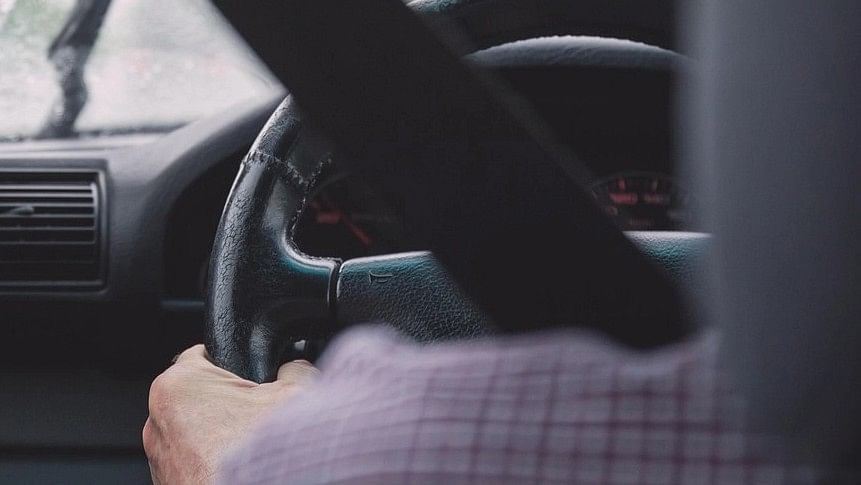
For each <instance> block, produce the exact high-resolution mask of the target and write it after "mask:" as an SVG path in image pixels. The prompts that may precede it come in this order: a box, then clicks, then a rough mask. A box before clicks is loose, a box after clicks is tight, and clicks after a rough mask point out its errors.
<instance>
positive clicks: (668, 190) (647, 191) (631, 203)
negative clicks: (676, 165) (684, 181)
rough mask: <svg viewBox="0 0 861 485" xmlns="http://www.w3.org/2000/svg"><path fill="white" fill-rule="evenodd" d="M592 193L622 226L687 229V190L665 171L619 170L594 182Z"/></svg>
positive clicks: (688, 219)
mask: <svg viewBox="0 0 861 485" xmlns="http://www.w3.org/2000/svg"><path fill="white" fill-rule="evenodd" d="M592 195H593V196H594V197H595V200H596V201H597V202H598V205H600V206H601V209H602V210H603V211H604V213H606V214H607V215H608V216H609V217H610V218H612V219H613V220H614V221H615V222H616V224H617V225H618V226H619V227H620V228H621V229H622V230H625V231H679V230H688V229H690V225H691V213H690V200H689V196H688V193H687V191H685V190H684V189H682V188H681V187H680V186H679V184H678V183H676V180H675V179H674V178H673V177H670V176H668V175H665V174H661V173H653V172H620V173H617V174H614V175H611V176H610V177H607V178H604V179H601V180H599V181H597V182H596V183H594V184H593V185H592Z"/></svg>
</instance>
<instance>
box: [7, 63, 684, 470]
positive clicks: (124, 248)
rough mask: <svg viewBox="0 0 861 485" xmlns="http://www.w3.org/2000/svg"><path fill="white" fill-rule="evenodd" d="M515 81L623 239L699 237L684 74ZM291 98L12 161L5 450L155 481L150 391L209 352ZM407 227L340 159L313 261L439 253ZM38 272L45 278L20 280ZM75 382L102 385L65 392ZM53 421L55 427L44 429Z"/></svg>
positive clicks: (313, 207)
mask: <svg viewBox="0 0 861 485" xmlns="http://www.w3.org/2000/svg"><path fill="white" fill-rule="evenodd" d="M499 74H500V76H501V77H502V78H503V79H504V80H505V81H506V82H507V83H508V85H509V86H510V87H511V88H512V93H514V94H513V95H514V96H519V97H522V98H525V99H527V100H528V102H529V103H530V104H531V105H532V106H533V107H534V108H535V109H536V111H538V112H539V113H541V115H542V117H543V118H544V120H545V121H546V122H547V123H548V125H549V126H550V128H551V130H550V131H551V132H552V133H554V135H555V137H556V141H557V142H558V144H559V145H560V146H561V147H564V149H566V150H569V152H570V153H571V155H572V157H573V159H575V160H578V161H579V162H580V164H581V167H579V169H581V170H584V171H585V177H584V178H585V180H586V181H587V185H588V186H587V187H584V188H585V189H586V190H588V191H590V192H591V193H592V195H593V197H594V199H595V201H596V203H597V204H598V205H599V207H600V208H601V210H602V211H604V212H605V213H606V214H607V215H608V216H609V217H611V218H612V219H613V220H614V221H616V223H617V224H618V225H619V227H620V228H621V229H625V230H692V229H696V213H695V212H696V211H695V209H694V202H695V200H696V195H695V194H692V193H690V191H689V190H687V188H686V187H685V186H684V184H683V183H682V182H681V181H680V180H679V177H678V174H677V173H676V171H675V168H674V166H673V164H672V161H671V160H672V147H673V142H674V140H673V132H674V130H673V129H672V127H673V118H674V98H673V93H674V92H675V90H674V87H675V86H674V83H675V82H676V81H675V77H674V75H673V74H672V73H670V72H668V71H664V70H648V69H645V70H644V69H613V68H594V67H592V68H570V69H566V70H561V71H560V70H554V71H553V72H541V71H540V70H536V69H532V68H514V69H509V70H505V71H502V72H500V73H499ZM284 96H285V93H284V91H282V90H281V89H273V90H272V92H271V93H269V94H268V95H267V96H265V97H260V98H257V99H253V100H249V101H248V102H246V103H243V104H242V105H240V106H236V107H233V108H231V109H228V110H225V111H223V112H221V113H218V114H215V115H213V116H209V117H207V118H204V119H202V120H199V121H196V122H194V123H191V124H189V125H187V126H185V127H182V128H180V129H177V130H176V131H173V132H171V133H169V134H166V135H164V136H161V137H152V136H148V137H146V138H145V139H131V138H130V139H129V140H122V141H119V140H118V141H116V142H114V143H105V142H104V140H75V141H70V142H68V143H52V144H50V145H48V144H39V143H33V144H29V145H28V146H26V147H20V146H0V197H4V198H3V199H0V236H4V237H5V238H4V239H2V240H0V314H2V315H3V331H4V333H5V338H4V339H2V341H0V358H2V359H3V361H4V362H5V363H6V365H5V366H4V371H3V372H2V373H0V397H3V398H4V399H5V398H8V399H7V400H6V401H7V402H12V403H14V402H19V403H22V406H20V407H15V406H11V405H10V406H9V407H8V410H9V412H8V413H6V414H5V415H4V416H0V430H4V431H3V432H0V449H7V450H21V449H29V450H49V451H50V450H55V452H56V454H57V455H56V456H57V457H58V458H57V459H58V460H60V459H62V460H65V459H66V458H67V455H68V453H67V451H68V450H71V449H75V450H80V449H81V447H82V446H83V448H84V449H88V450H96V451H98V450H112V451H111V453H119V455H118V458H117V459H118V460H133V461H135V463H140V464H141V466H145V462H143V461H142V454H141V448H140V439H139V436H140V427H141V425H142V423H143V422H144V419H145V417H146V411H147V410H146V391H147V388H148V383H149V382H150V380H151V379H152V377H153V376H154V375H156V374H157V373H158V372H159V371H160V370H162V369H163V368H164V367H165V366H166V365H167V364H168V363H169V362H170V359H171V357H172V356H173V355H174V354H175V353H176V352H178V351H180V350H181V349H183V348H185V347H187V346H189V345H191V344H193V343H196V342H199V341H200V340H201V339H202V335H203V309H204V297H205V293H206V291H205V290H206V288H205V286H206V276H207V275H206V272H207V268H208V261H209V256H210V250H211V247H212V242H213V238H214V234H215V231H216V229H217V226H218V222H219V218H220V215H221V211H222V209H223V206H224V202H225V200H226V198H227V195H228V193H229V191H230V187H231V185H232V183H233V179H234V177H235V175H236V173H237V170H238V166H239V163H240V161H241V159H242V157H243V156H244V154H245V153H246V152H247V150H248V149H249V148H250V146H251V144H252V142H253V141H254V139H255V137H256V135H257V133H258V132H259V130H260V129H261V128H262V126H263V124H264V123H265V122H266V120H267V118H268V116H269V115H270V114H271V113H272V111H273V110H274V109H275V107H276V106H277V105H278V103H280V101H281V100H282V99H283V97H284ZM472 183H476V184H480V183H481V181H480V180H476V181H472ZM4 191H5V194H6V195H5V196H4ZM10 194H11V195H10ZM15 197H18V198H15ZM21 197H23V198H21ZM28 197H29V198H28ZM22 221H26V222H23V223H22ZM33 221H37V222H38V224H37V223H36V222H33ZM70 221H74V222H70ZM476 223H480V221H477V222H476ZM69 224H79V225H78V226H75V225H71V226H70V225H69ZM402 225H403V217H402V211H401V209H400V208H399V205H398V203H397V201H392V200H384V199H383V198H381V197H379V196H378V195H377V194H376V193H375V192H374V191H373V190H372V189H371V188H370V187H369V186H368V185H367V184H365V183H364V181H363V180H362V179H361V177H360V176H358V175H357V174H355V173H351V172H350V171H349V170H347V169H346V168H344V167H342V166H341V165H340V164H339V163H338V161H337V160H334V161H333V163H332V164H331V165H330V166H329V167H328V169H327V171H326V173H324V174H323V176H322V177H320V179H319V182H318V183H317V185H316V186H315V187H314V195H313V197H312V198H311V199H310V200H309V201H308V202H307V205H306V210H305V212H304V215H303V216H302V220H301V222H300V224H299V228H298V232H297V234H296V240H297V243H298V244H299V247H300V249H301V250H302V251H304V252H307V253H308V254H311V255H314V256H330V257H339V258H345V259H346V258H354V257H361V256H369V255H376V254H385V253H394V252H401V251H409V250H419V249H424V248H421V247H413V246H411V245H410V244H408V243H405V242H404V241H405V239H404V238H401V237H398V235H399V233H400V232H401V230H402ZM22 261H23V262H24V263H26V264H32V265H35V264H42V265H43V266H44V268H46V269H45V271H46V273H43V274H42V275H41V276H40V274H39V273H37V272H32V271H29V272H27V271H23V270H20V268H19V270H17V271H18V272H17V273H16V272H15V271H13V269H12V267H13V266H14V265H15V264H19V265H20V264H21V263H22ZM46 262H47V263H46ZM4 263H8V264H5V265H4ZM13 263H14V264H13ZM67 263H68V264H67ZM64 264H65V266H64V267H63V268H64V269H63V270H62V271H59V270H57V267H58V266H59V265H64ZM33 267H35V266H30V267H29V268H33ZM52 268H53V269H52ZM82 268H83V269H82ZM51 271H54V272H51ZM25 273H26V274H27V275H30V276H28V277H23V278H22V277H21V275H24V274H25ZM28 382H29V383H30V384H28ZM62 382H86V383H88V384H87V385H84V386H77V387H75V388H69V387H63V386H62V385H61V386H60V387H59V389H61V391H57V390H56V389H57V387H56V384H57V383H62ZM16 393H17V394H16ZM94 393H96V394H98V395H99V396H101V397H100V398H99V404H97V405H94V403H93V401H92V399H93V398H92V396H93V395H94ZM43 395H44V396H46V397H45V398H40V396H43ZM34 402H35V403H39V404H38V405H37V407H38V409H34V408H32V403H34ZM24 403H29V404H27V405H26V407H25V406H24ZM104 406H109V407H110V408H111V409H110V415H111V416H112V421H111V422H110V423H105V425H104V427H103V428H100V429H95V430H94V429H92V427H91V426H88V425H87V423H94V422H100V419H99V416H100V415H103V414H105V413H107V412H108V410H107V409H105V408H104ZM42 416H50V417H51V418H50V419H51V420H52V425H51V426H41V425H39V420H40V419H43V418H41V417H42ZM82 436H83V437H86V439H84V440H83V442H82V438H81V437H82ZM117 450H119V451H117ZM40 452H41V451H40ZM78 452H79V451H76V453H78ZM0 465H2V464H0Z"/></svg>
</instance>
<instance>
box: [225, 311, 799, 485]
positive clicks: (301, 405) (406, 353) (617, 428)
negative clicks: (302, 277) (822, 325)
mask: <svg viewBox="0 0 861 485" xmlns="http://www.w3.org/2000/svg"><path fill="white" fill-rule="evenodd" d="M716 348H717V340H716V338H715V337H714V336H713V335H701V336H700V337H699V338H698V339H695V340H692V341H690V342H686V343H683V344H679V345H677V346H674V347H672V348H666V349H662V350H660V351H658V352H652V353H637V352H633V351H630V350H626V349H622V348H620V347H618V346H615V345H614V344H612V343H610V342H607V341H606V340H603V339H601V338H599V337H597V336H595V335H592V334H587V333H584V332H578V331H574V330H562V331H552V332H544V333H536V334H533V335H525V336H514V337H501V338H496V339H487V340H478V341H471V342H457V343H448V344H440V345H433V346H425V347H420V346H417V345H415V344H412V343H407V342H404V341H401V340H400V339H398V338H397V337H395V336H394V334H392V333H390V332H388V331H385V330H383V329H381V328H379V327H376V328H371V327H364V328H358V329H355V330H352V331H349V332H347V333H346V334H345V335H344V336H342V337H341V338H339V339H338V340H337V341H336V342H335V343H333V345H332V347H331V348H330V349H329V351H328V352H327V355H325V356H324V359H322V361H321V369H322V375H321V378H320V380H319V381H318V382H317V383H316V384H315V385H314V386H312V387H311V388H309V389H308V390H307V392H305V393H303V394H302V395H300V396H297V397H295V398H293V399H291V400H290V401H288V402H286V403H285V404H284V405H283V406H282V407H280V408H279V409H278V410H277V411H276V412H274V413H273V415H272V416H270V417H269V418H268V419H266V420H265V422H264V423H263V425H262V426H260V427H259V428H258V429H257V430H256V432H254V433H253V434H252V437H251V439H250V441H248V442H247V443H245V444H243V445H242V446H241V447H240V448H238V449H236V450H234V452H233V453H232V454H231V456H230V458H229V459H228V460H227V461H226V463H225V464H224V466H223V469H222V474H221V483H224V484H269V483H299V484H317V483H367V484H376V483H418V484H423V483H428V484H430V483H445V484H447V485H452V484H461V483H463V484H466V483H473V484H475V483H494V484H504V483H614V484H615V483H619V484H622V483H650V484H673V483H684V484H697V483H762V484H771V483H787V482H792V483H797V482H808V481H812V480H813V476H812V473H809V472H808V471H805V470H793V471H792V473H790V470H788V469H787V468H786V467H784V466H781V465H780V464H779V463H780V462H779V461H778V460H776V459H774V458H773V457H774V456H775V455H776V454H777V453H775V452H774V450H773V449H771V450H768V451H769V452H768V453H766V452H765V451H764V450H762V449H756V448H757V447H756V446H755V444H754V440H751V439H750V436H749V435H748V434H746V433H745V432H744V431H743V429H742V423H741V421H742V414H743V413H742V409H741V405H740V401H739V400H738V399H736V398H734V397H733V396H732V394H731V393H730V392H729V390H728V388H727V386H725V385H724V384H722V381H721V379H720V378H719V375H718V372H717V370H716V369H717V366H716ZM769 457H771V458H769Z"/></svg>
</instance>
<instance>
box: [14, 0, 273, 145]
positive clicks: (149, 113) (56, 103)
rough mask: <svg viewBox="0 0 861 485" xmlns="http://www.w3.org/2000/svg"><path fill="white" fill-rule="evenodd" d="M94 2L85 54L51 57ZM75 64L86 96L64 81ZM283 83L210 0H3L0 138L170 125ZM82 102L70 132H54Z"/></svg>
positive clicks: (106, 132) (108, 132)
mask: <svg viewBox="0 0 861 485" xmlns="http://www.w3.org/2000/svg"><path fill="white" fill-rule="evenodd" d="M98 1H103V2H106V3H107V11H106V13H103V14H102V15H98V17H97V18H96V23H95V24H94V25H96V28H95V29H93V30H94V31H95V32H94V33H95V35H94V36H93V40H92V41H91V42H90V43H91V49H87V50H86V55H84V56H78V57H74V56H72V57H69V56H66V57H63V56H62V55H60V54H62V52H60V53H59V54H58V52H57V51H58V49H56V46H54V52H53V56H52V44H54V43H56V42H57V41H58V40H57V39H59V38H61V37H63V36H62V35H61V34H62V33H63V32H64V30H65V31H66V32H65V33H66V34H69V32H68V31H69V30H70V24H71V26H72V29H74V26H75V25H76V22H75V21H74V19H75V18H76V17H75V15H76V13H77V14H80V13H81V12H80V10H81V9H82V7H86V6H87V4H92V3H95V2H98ZM85 15H86V14H85ZM70 19H72V20H73V21H70ZM85 20H87V19H85ZM89 20H91V19H89ZM78 24H80V22H78ZM83 38H84V39H85V40H84V42H85V43H86V42H87V41H86V36H84V37H83ZM73 39H75V40H74V41H73V43H74V42H77V44H76V45H75V46H76V47H79V46H80V43H81V40H80V39H81V37H80V36H79V37H73ZM66 40H68V36H67V39H66ZM82 59H83V62H80V61H81V60H82ZM76 62H77V63H80V64H81V66H80V67H81V69H80V70H81V71H82V75H80V76H78V77H79V78H80V79H81V81H82V82H79V83H78V84H80V85H83V88H84V91H85V94H84V95H83V96H81V95H80V91H81V90H80V89H78V87H77V86H74V83H73V84H72V85H73V86H74V89H70V88H69V86H70V84H69V83H68V82H67V83H66V84H64V79H65V78H64V75H65V76H66V78H68V77H69V71H74V67H69V66H70V65H74V64H75V63H76ZM64 69H65V70H66V71H65V72H64ZM277 85H278V84H277V81H276V80H275V79H274V78H273V77H272V76H271V74H270V73H269V72H268V71H267V69H266V68H265V66H263V65H262V64H261V63H260V61H259V60H258V59H257V58H256V57H255V56H254V54H253V53H252V52H251V51H250V50H249V49H248V47H247V46H246V45H245V44H244V43H243V42H242V40H241V39H240V38H239V37H238V36H237V35H236V34H235V32H234V31H233V30H232V29H231V28H230V26H229V25H228V24H227V23H226V21H225V20H224V19H223V18H222V17H221V16H220V14H219V13H218V12H217V10H215V8H214V7H213V6H212V5H211V4H210V3H209V1H208V0H17V1H15V0H0V113H2V115H0V141H6V142H9V141H16V140H27V139H34V138H42V139H46V138H53V139H56V138H69V137H92V136H109V135H112V134H133V133H152V132H157V133H158V132H168V131H170V130H172V129H175V128H177V127H179V126H182V125H184V124H186V123H189V122H191V121H194V120H196V119H198V118H200V117H203V116H206V115H208V114H212V113H215V112H217V111H219V110H223V109H225V108H227V107H229V106H231V105H235V104H237V103H239V102H241V101H243V100H248V99H252V98H254V97H260V96H264V95H266V94H268V93H271V92H272V90H273V88H275V87H277ZM64 86H65V89H64V88H63V87H64ZM81 100H83V107H82V108H81V109H79V110H77V111H78V113H77V114H76V115H75V116H73V118H74V119H73V122H71V123H68V124H69V125H70V126H69V129H68V130H66V131H63V130H62V129H52V126H51V125H52V124H56V123H57V122H58V119H60V118H62V116H60V114H59V112H62V111H64V110H66V111H67V112H68V111H69V106H74V105H75V104H76V103H78V104H80V103H79V101H81ZM75 111H76V110H71V113H72V114H75ZM60 124H62V123H60Z"/></svg>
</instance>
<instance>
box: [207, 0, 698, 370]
mask: <svg viewBox="0 0 861 485" xmlns="http://www.w3.org/2000/svg"><path fill="white" fill-rule="evenodd" d="M424 3H428V2H424ZM455 3H456V2H455ZM467 3H469V2H467ZM474 3H478V2H474ZM490 4H493V2H487V3H486V4H485V6H486V7H487V8H488V9H492V7H491V6H488V5H490ZM638 48H640V47H638ZM665 52H666V51H665ZM594 54H595V52H587V53H582V52H581V55H586V56H587V57H589V56H593V55H594ZM605 54H607V56H608V58H616V57H618V55H619V53H618V52H611V53H605ZM497 55H498V53H497ZM649 56H655V52H653V51H649V52H648V55H647V56H646V57H649ZM657 57H660V56H657ZM550 58H554V59H555V60H554V62H558V57H554V56H550ZM334 156H336V154H335V153H334V152H333V150H332V148H331V144H330V143H329V142H328V141H327V140H326V139H325V138H324V137H322V136H321V135H320V134H319V133H317V132H316V131H315V130H313V129H311V128H308V127H306V126H305V125H303V123H302V121H301V112H300V109H299V107H298V106H297V105H296V103H295V102H294V100H293V99H292V98H291V97H288V98H287V99H285V101H284V102H283V103H282V104H281V105H280V106H279V107H278V108H277V109H276V111H275V112H274V113H273V114H272V116H271V118H270V119H269V121H268V122H267V124H266V125H265V127H264V128H263V130H262V131H261V133H260V135H259V136H258V138H257V140H256V141H255V143H254V145H253V146H252V148H251V150H250V151H249V153H248V154H247V155H246V157H245V158H244V159H243V161H242V164H241V167H240V170H239V174H238V175H237V178H236V181H235V183H234V187H233V189H232V191H231V194H230V196H229V198H228V201H227V203H226V206H225V209H224V213H223V215H222V219H221V223H220V225H219V228H218V231H217V233H216V238H215V243H214V247H213V252H212V259H211V262H210V272H209V294H208V297H207V313H206V331H207V334H206V345H207V348H208V350H209V352H210V355H211V356H212V357H213V359H214V360H215V362H216V363H217V364H218V365H220V366H221V367H223V368H225V369H227V370H230V371H232V372H234V373H235V374H237V375H239V376H241V377H244V378H247V379H250V380H254V381H256V382H266V381H270V380H272V379H274V377H275V372H276V370H277V368H278V365H279V364H281V363H282V359H283V358H284V355H285V353H286V352H287V351H288V349H289V348H290V347H291V346H292V345H293V343H295V342H297V341H300V340H317V339H326V338H328V337H330V336H332V335H333V334H335V333H336V332H337V331H339V330H341V329H342V328H344V326H346V325H349V324H351V323H354V322H371V321H380V322H386V323H388V324H390V325H393V326H395V327H396V328H398V329H399V330H400V331H401V332H403V333H405V334H406V335H408V336H410V337H412V338H414V339H416V340H419V341H439V340H444V339H451V338H470V337H474V336H478V335H481V334H484V333H486V332H488V331H491V329H492V328H493V322H491V321H490V320H489V318H488V317H487V316H486V315H485V314H484V313H483V312H482V311H481V309H480V308H479V307H478V305H476V304H475V303H474V302H473V301H472V300H471V299H470V298H469V296H468V295H466V294H465V293H464V292H463V291H462V290H461V289H460V287H459V286H458V284H457V283H456V282H455V281H454V280H453V279H452V278H451V277H450V276H449V274H448V272H447V271H446V269H445V268H444V267H443V266H442V265H441V264H440V263H439V262H437V260H436V259H434V257H433V255H432V254H431V253H429V252H414V253H405V254H396V255H387V256H379V257H371V258H360V259H354V260H349V261H343V262H342V261H339V260H337V259H331V258H318V257H311V256H308V255H306V254H303V253H302V252H301V251H300V250H299V249H298V248H297V246H296V244H295V242H294V240H293V239H294V235H295V232H296V226H297V223H298V221H299V220H300V216H301V214H302V211H303V209H304V206H305V203H306V201H307V199H308V197H309V195H310V193H311V190H312V187H313V186H314V183H315V181H316V180H317V179H318V177H319V176H320V174H321V173H322V172H323V169H324V168H325V167H326V166H327V164H329V163H331V161H332V159H333V157H334ZM629 237H631V238H632V239H634V240H635V242H638V243H639V244H640V245H641V247H642V248H643V249H644V250H645V252H646V253H647V254H648V255H650V256H652V257H653V259H654V260H656V261H658V262H659V264H661V265H662V266H664V267H665V268H667V269H668V270H669V271H670V272H671V273H673V274H675V275H677V276H682V277H684V276H685V275H687V274H688V273H689V267H690V265H691V264H693V263H694V261H695V260H696V258H695V257H692V255H696V254H699V253H701V252H702V248H703V247H704V245H705V244H706V239H705V236H703V235H696V234H690V233H641V234H636V233H634V234H629Z"/></svg>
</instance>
